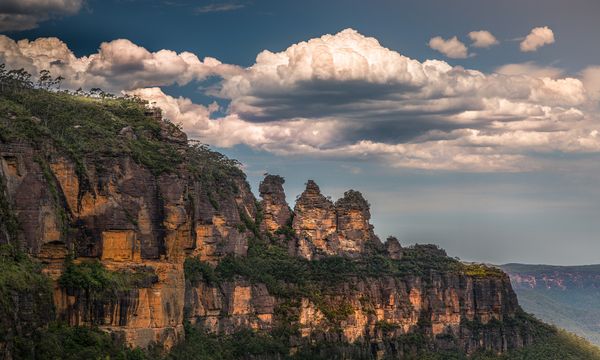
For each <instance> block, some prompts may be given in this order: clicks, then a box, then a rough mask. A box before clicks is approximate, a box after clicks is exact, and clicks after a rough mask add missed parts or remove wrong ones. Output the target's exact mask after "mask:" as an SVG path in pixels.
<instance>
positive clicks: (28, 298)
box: [0, 245, 53, 349]
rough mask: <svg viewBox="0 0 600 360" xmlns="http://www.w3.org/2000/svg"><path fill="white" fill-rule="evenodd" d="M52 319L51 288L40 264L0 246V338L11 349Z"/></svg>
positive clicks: (12, 247)
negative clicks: (21, 339)
mask: <svg viewBox="0 0 600 360" xmlns="http://www.w3.org/2000/svg"><path fill="white" fill-rule="evenodd" d="M52 316H53V305H52V286H51V284H50V281H49V279H48V278H47V277H46V276H45V275H43V274H42V273H41V267H40V265H39V264H38V263H36V262H35V261H33V260H32V259H31V258H30V257H29V256H28V255H26V254H25V253H23V252H22V251H20V250H19V249H17V248H16V247H15V246H12V245H0V339H3V341H4V342H6V343H7V345H6V346H7V348H9V349H10V348H11V347H13V346H14V344H15V343H16V342H18V340H19V339H20V338H23V337H27V336H28V335H29V334H31V333H32V332H33V331H34V330H35V329H36V328H37V327H39V326H42V325H43V324H45V323H46V322H48V321H49V320H50V319H51V318H52Z"/></svg>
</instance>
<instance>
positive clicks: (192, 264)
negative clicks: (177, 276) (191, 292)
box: [183, 257, 218, 286]
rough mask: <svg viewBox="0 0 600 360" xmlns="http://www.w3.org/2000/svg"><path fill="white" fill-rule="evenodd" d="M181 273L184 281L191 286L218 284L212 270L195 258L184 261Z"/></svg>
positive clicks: (208, 265)
mask: <svg viewBox="0 0 600 360" xmlns="http://www.w3.org/2000/svg"><path fill="white" fill-rule="evenodd" d="M183 271H184V274H185V280H186V281H189V282H190V284H191V285H192V286H196V285H198V284H199V283H201V282H204V283H206V284H208V285H212V284H215V283H217V282H218V279H217V276H216V275H215V271H214V269H213V268H212V267H211V266H210V264H209V263H207V262H204V261H200V259H198V258H196V257H191V258H187V259H185V262H184V263H183Z"/></svg>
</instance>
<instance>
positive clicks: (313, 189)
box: [292, 180, 379, 259]
mask: <svg viewBox="0 0 600 360" xmlns="http://www.w3.org/2000/svg"><path fill="white" fill-rule="evenodd" d="M370 219H371V213H370V211H369V203H368V202H367V201H366V200H365V199H364V198H363V196H362V194H361V193H360V192H358V191H355V190H349V191H347V192H345V193H344V196H343V197H342V198H341V199H339V200H338V201H336V203H335V204H333V202H331V200H329V199H328V198H326V197H325V196H323V195H322V194H321V191H320V189H319V187H318V186H317V184H316V183H315V182H314V181H312V180H309V181H308V182H307V184H306V190H304V192H303V193H302V194H301V195H300V197H299V198H298V200H297V201H296V206H295V208H294V222H293V225H292V226H293V229H294V231H295V232H296V234H297V235H298V243H297V253H298V254H299V255H300V256H302V257H304V258H307V259H313V258H315V257H319V256H322V255H344V256H358V255H360V254H362V253H364V251H365V247H366V246H367V245H368V244H369V243H371V244H379V239H377V237H376V236H375V234H374V232H373V225H371V224H370V223H369V220H370Z"/></svg>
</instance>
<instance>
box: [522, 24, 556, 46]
mask: <svg viewBox="0 0 600 360" xmlns="http://www.w3.org/2000/svg"><path fill="white" fill-rule="evenodd" d="M552 43H554V32H553V31H552V29H550V28H549V27H547V26H544V27H536V28H533V29H532V30H531V32H530V33H529V35H527V36H526V37H525V39H524V40H523V41H521V44H520V47H521V51H523V52H531V51H536V50H537V49H539V48H540V47H542V46H544V45H549V44H552Z"/></svg>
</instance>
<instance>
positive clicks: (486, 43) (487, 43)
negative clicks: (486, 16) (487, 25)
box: [469, 30, 499, 48]
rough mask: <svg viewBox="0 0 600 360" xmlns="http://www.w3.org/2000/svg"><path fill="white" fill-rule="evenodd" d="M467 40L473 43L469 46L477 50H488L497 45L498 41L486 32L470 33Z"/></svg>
mask: <svg viewBox="0 0 600 360" xmlns="http://www.w3.org/2000/svg"><path fill="white" fill-rule="evenodd" d="M469 38H471V40H472V41H473V43H472V44H471V46H473V47H477V48H489V47H491V46H494V45H497V44H499V42H498V40H497V39H496V37H495V36H494V35H492V33H491V32H489V31H487V30H479V31H471V32H470V33H469Z"/></svg>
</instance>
